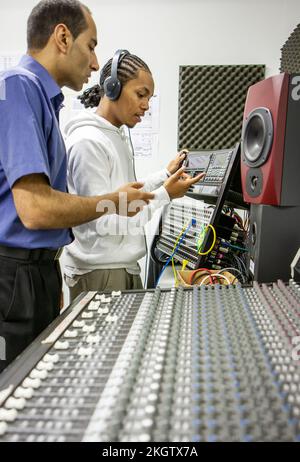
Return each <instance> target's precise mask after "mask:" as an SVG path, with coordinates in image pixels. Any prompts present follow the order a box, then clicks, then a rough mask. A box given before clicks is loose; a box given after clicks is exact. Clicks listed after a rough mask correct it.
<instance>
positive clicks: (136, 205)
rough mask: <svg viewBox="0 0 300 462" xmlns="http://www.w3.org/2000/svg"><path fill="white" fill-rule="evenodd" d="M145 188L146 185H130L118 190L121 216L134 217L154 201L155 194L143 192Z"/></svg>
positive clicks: (118, 210)
mask: <svg viewBox="0 0 300 462" xmlns="http://www.w3.org/2000/svg"><path fill="white" fill-rule="evenodd" d="M143 186H144V183H128V184H126V185H124V186H122V187H121V188H120V189H118V190H117V193H118V194H119V207H118V208H117V213H118V214H119V215H125V216H129V217H132V216H134V215H136V214H137V213H138V212H140V211H141V210H142V209H143V207H145V205H147V204H149V201H150V200H151V199H154V194H152V193H148V192H144V191H142V189H141V188H142V187H143ZM120 193H121V194H120Z"/></svg>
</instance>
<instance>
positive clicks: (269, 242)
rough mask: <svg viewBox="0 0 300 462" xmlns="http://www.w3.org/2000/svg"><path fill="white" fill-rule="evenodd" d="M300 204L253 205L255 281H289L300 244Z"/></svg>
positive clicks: (251, 255)
mask: <svg viewBox="0 0 300 462" xmlns="http://www.w3.org/2000/svg"><path fill="white" fill-rule="evenodd" d="M299 229H300V207H272V206H269V205H251V208H250V233H249V242H248V246H247V247H248V249H249V269H250V273H251V275H252V277H253V279H254V280H255V281H258V282H260V283H262V282H274V281H276V280H277V279H282V280H283V281H288V280H289V279H290V277H291V268H290V265H291V263H292V260H293V258H294V256H295V254H296V252H297V250H298V249H299V247H300V233H299Z"/></svg>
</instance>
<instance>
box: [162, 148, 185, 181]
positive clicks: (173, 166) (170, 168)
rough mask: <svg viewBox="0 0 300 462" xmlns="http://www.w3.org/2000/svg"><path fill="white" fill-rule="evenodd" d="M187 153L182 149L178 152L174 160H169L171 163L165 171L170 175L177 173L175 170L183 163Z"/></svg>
mask: <svg viewBox="0 0 300 462" xmlns="http://www.w3.org/2000/svg"><path fill="white" fill-rule="evenodd" d="M187 153H188V150H187V149H182V151H180V152H178V154H177V156H176V157H175V159H173V160H171V162H170V163H169V165H168V166H167V170H168V172H170V174H171V175H173V173H175V172H177V170H178V169H179V168H180V167H181V165H182V162H183V161H184V159H185V157H186V154H187Z"/></svg>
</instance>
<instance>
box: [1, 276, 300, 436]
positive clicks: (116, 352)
mask: <svg viewBox="0 0 300 462" xmlns="http://www.w3.org/2000/svg"><path fill="white" fill-rule="evenodd" d="M299 336H300V285H299V284H297V283H296V282H293V281H291V282H290V283H289V284H288V285H286V284H284V283H282V282H281V281H278V282H277V283H274V284H268V285H266V284H265V285H258V284H254V286H253V287H242V286H240V285H237V286H208V287H200V288H199V287H197V288H194V289H182V288H180V289H172V290H165V291H163V290H160V289H159V288H158V289H156V290H155V291H154V290H153V291H140V292H124V293H122V294H121V293H112V294H110V295H108V294H97V293H88V294H86V295H85V297H84V298H82V300H80V301H79V302H78V303H77V304H76V305H75V306H72V307H70V308H69V309H68V310H67V311H66V312H65V313H64V314H63V315H62V316H61V317H60V318H59V319H58V320H57V321H56V322H55V323H54V324H53V325H52V326H50V327H49V328H48V329H47V330H46V331H45V332H44V333H43V334H42V335H41V336H40V337H39V338H38V339H37V340H36V342H34V344H32V345H31V346H30V347H29V349H28V350H26V351H25V352H24V353H23V355H21V356H20V357H19V358H18V359H17V360H16V361H15V362H14V363H13V364H12V365H11V366H10V367H9V368H8V369H7V370H6V371H5V372H4V373H3V374H2V375H1V377H0V435H1V436H0V441H49V442H50V441H51V442H52V441H53V442H54V441H57V442H60V441H61V442H64V441H96V442H99V441H103V442H108V441H109V442H113V441H121V442H128V441H129V442H130V441H133V442H138V441H142V442H150V441H151V442H155V441H168V442H198V441H297V440H299V439H300V381H299V379H300V363H299V362H298V361H297V352H298V351H297V345H296V343H295V341H297V339H296V340H295V338H296V337H299ZM299 349H300V348H299Z"/></svg>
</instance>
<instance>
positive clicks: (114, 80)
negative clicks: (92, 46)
mask: <svg viewBox="0 0 300 462" xmlns="http://www.w3.org/2000/svg"><path fill="white" fill-rule="evenodd" d="M129 54H130V53H129V51H127V50H117V51H116V52H115V54H114V57H113V59H112V63H111V73H110V76H109V77H107V78H106V79H105V80H104V76H103V71H102V73H101V76H100V87H101V88H103V91H104V93H105V95H106V96H107V98H109V99H110V100H111V101H116V100H117V99H118V98H119V96H120V94H121V91H122V84H121V82H120V80H119V79H118V66H119V64H120V62H121V61H122V59H124V58H125V56H127V55H129Z"/></svg>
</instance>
